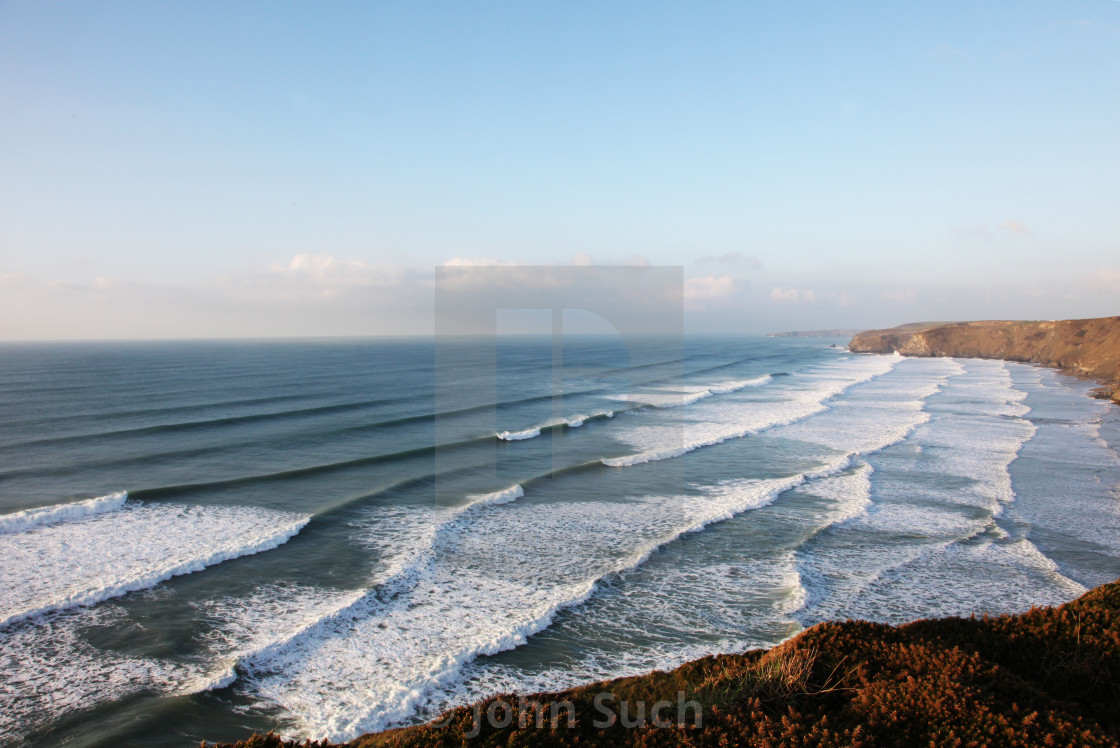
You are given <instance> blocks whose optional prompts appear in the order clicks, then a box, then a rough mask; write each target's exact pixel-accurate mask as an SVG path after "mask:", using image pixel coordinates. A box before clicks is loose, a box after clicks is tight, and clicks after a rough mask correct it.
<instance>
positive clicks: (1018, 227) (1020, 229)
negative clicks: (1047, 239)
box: [996, 218, 1031, 239]
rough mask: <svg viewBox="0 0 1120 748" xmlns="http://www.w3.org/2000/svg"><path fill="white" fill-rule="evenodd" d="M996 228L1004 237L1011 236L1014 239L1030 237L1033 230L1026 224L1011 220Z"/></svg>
mask: <svg viewBox="0 0 1120 748" xmlns="http://www.w3.org/2000/svg"><path fill="white" fill-rule="evenodd" d="M996 228H997V229H998V230H999V231H1000V232H1002V233H1003V234H1004V235H1006V236H1009V237H1011V238H1013V239H1018V238H1020V237H1024V236H1030V234H1031V230H1030V229H1029V228H1027V225H1026V224H1025V223H1023V222H1021V221H1016V220H1014V219H1011V218H1009V219H1007V220H1006V221H1004V222H1003V223H1001V224H999V225H998V226H996Z"/></svg>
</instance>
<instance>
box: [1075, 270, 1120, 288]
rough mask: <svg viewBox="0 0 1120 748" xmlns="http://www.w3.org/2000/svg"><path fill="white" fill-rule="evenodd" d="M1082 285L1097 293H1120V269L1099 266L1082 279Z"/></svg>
mask: <svg viewBox="0 0 1120 748" xmlns="http://www.w3.org/2000/svg"><path fill="white" fill-rule="evenodd" d="M1082 285H1083V286H1084V287H1086V288H1088V289H1089V290H1090V291H1094V292H1096V293H1108V294H1120V270H1117V269H1116V268H1097V269H1096V270H1094V271H1093V272H1092V273H1090V274H1089V275H1088V276H1086V277H1085V278H1083V279H1082Z"/></svg>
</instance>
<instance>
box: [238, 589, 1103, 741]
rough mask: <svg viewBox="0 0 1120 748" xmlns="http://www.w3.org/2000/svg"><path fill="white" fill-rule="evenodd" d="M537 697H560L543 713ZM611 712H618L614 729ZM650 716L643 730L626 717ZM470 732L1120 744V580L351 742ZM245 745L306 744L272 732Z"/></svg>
mask: <svg viewBox="0 0 1120 748" xmlns="http://www.w3.org/2000/svg"><path fill="white" fill-rule="evenodd" d="M604 693H607V694H610V695H611V696H612V697H613V698H611V699H606V698H604V697H603V696H602V694H604ZM596 698H598V699H599V701H598V702H596ZM533 700H535V701H538V702H540V703H541V704H542V705H543V706H544V707H545V708H544V709H543V710H542V717H543V718H542V719H541V720H540V721H539V722H537V721H536V716H535V714H536V712H534V711H533V709H532V705H531V703H528V702H531V701H533ZM682 700H687V701H688V702H695V705H698V706H699V707H700V709H699V712H700V721H701V723H702V724H701V726H700V727H696V726H695V725H694V722H695V715H694V714H693V712H692V711H688V710H687V709H686V710H685V711H683V712H681V713H680V714H678V708H679V707H680V706H681V703H682ZM558 703H564V705H565V706H564V707H563V708H562V709H558V710H553V711H555V715H556V717H557V719H556V720H555V722H554V723H553V719H552V712H551V711H549V709H551V708H552V707H551V706H550V705H556V704H558ZM597 703H598V706H597ZM569 704H570V705H571V713H572V717H569V715H568V710H567V705H569ZM659 705H660V706H659ZM624 706H625V711H624V709H623V707H624ZM610 713H613V714H614V715H615V716H616V717H617V719H616V720H615V723H614V724H613V725H611V726H609V727H604V726H602V725H603V724H604V723H605V722H607V721H609V719H608V718H607V715H608V714H610ZM655 713H657V714H659V716H660V724H655V723H654V722H653V719H652V717H653V715H654V714H655ZM488 714H490V715H492V717H493V718H492V719H489V720H488V719H487V715H488ZM522 714H525V715H526V717H527V718H525V719H522ZM639 716H641V717H642V723H641V726H634V727H626V726H624V722H628V723H630V724H633V723H635V722H637V721H638V719H637V718H638V717H639ZM678 716H682V717H683V725H682V724H678ZM491 723H494V724H491ZM538 725H539V726H538ZM472 736H473V737H472ZM465 744H469V745H485V746H499V745H501V746H553V745H555V746H567V745H573V746H574V745H580V746H621V745H629V746H678V745H685V746H720V745H734V746H799V745H804V746H808V745H812V746H876V745H907V746H908V745H959V746H979V745H1021V746H1028V745H1029V746H1038V745H1108V746H1116V745H1120V582H1115V583H1112V584H1107V585H1104V586H1102V587H1098V588H1097V589H1094V590H1092V591H1090V592H1088V593H1087V594H1085V595H1084V596H1083V597H1081V598H1079V599H1078V600H1075V601H1073V602H1071V603H1068V604H1066V605H1063V606H1061V607H1057V608H1036V609H1033V610H1031V611H1029V612H1027V613H1023V614H1021V615H1014V616H1000V617H996V618H971V619H960V618H946V619H938V620H925V621H917V622H914V623H910V624H907V625H904V626H897V627H892V626H886V625H881V624H872V623H866V622H860V621H847V622H837V623H824V624H820V625H818V626H814V627H812V628H810V629H808V630H806V631H804V632H802V633H801V634H799V635H798V636H796V637H794V638H793V639H790V640H789V641H787V642H785V643H783V644H782V645H780V646H778V647H775V648H773V649H770V650H765V651H764V650H758V651H753V652H748V653H746V654H741V655H720V656H716V657H707V658H704V659H701V660H696V661H694V662H690V663H688V664H686V665H684V666H682V667H680V668H678V669H676V670H673V671H671V672H667V673H664V672H654V673H650V674H648V675H644V676H639V677H634V678H622V679H618V680H613V681H605V682H603V683H596V684H593V685H589V686H585V687H583V688H578V689H574V690H570V691H565V692H561V693H556V694H537V695H535V696H531V697H528V699H527V700H526V699H524V698H522V697H516V696H505V697H502V696H498V697H494V698H492V699H489V700H487V701H485V702H483V703H481V704H477V705H475V706H474V707H473V708H472V707H464V708H461V709H457V710H455V711H452V712H450V713H448V714H447V715H445V716H444V719H443V720H442V721H441V723H432V724H428V725H419V726H415V727H407V728H401V729H397V730H390V731H387V732H384V733H377V734H371V735H366V736H363V737H361V738H358V739H357V740H355V741H353V742H351V743H349V744H347V745H348V746H350V748H365V747H370V746H451V745H465ZM237 745H238V746H239V747H242V748H251V747H252V748H266V747H267V748H278V747H279V746H290V745H299V744H298V743H287V742H284V741H282V740H281V739H279V738H277V737H275V736H256V737H254V738H252V739H251V740H248V741H243V742H241V743H238V744H237ZM312 745H316V744H312ZM318 745H327V744H325V743H324V744H318Z"/></svg>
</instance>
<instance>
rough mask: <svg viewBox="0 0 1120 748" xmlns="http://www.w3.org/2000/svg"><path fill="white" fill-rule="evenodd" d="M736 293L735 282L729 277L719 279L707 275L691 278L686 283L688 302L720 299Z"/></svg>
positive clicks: (685, 296) (685, 294)
mask: <svg viewBox="0 0 1120 748" xmlns="http://www.w3.org/2000/svg"><path fill="white" fill-rule="evenodd" d="M734 291H735V280H734V279H733V278H731V277H730V276H727V275H722V276H720V277H719V278H717V277H715V276H714V275H707V276H704V277H702V278H689V279H688V280H686V281H685V282H684V298H685V300H686V301H697V300H699V299H719V298H722V297H724V296H728V295H730V294H732V293H734Z"/></svg>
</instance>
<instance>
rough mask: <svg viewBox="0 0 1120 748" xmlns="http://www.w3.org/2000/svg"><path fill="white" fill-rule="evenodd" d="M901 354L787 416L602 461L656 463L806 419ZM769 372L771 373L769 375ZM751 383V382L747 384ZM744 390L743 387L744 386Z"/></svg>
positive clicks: (892, 363) (821, 391)
mask: <svg viewBox="0 0 1120 748" xmlns="http://www.w3.org/2000/svg"><path fill="white" fill-rule="evenodd" d="M901 358H902V357H901V356H897V357H892V356H884V357H882V359H881V360H883V362H884V365H885V368H884V369H883V370H882V371H877V370H872V371H869V372H865V373H863V374H860V375H857V377H856V378H855V379H851V380H841V381H840V382H832V383H829V384H828V385H827V386H825V387H822V388H820V389H819V390H817V391H815V392H812V393H811V394H812V396H813V397H814V398H815V399H811V400H807V401H804V402H801V403H798V405H800V406H802V408H803V410H801V411H798V412H795V413H793V414H790V415H786V416H784V417H782V416H779V417H776V418H773V419H771V420H768V421H763V422H762V423H757V424H751V425H748V426H730V427H727V428H726V429H724V430H722V431H720V432H718V433H716V434H711V435H706V436H704V437H701V438H699V439H694V440H692V441H688V442H684V443H678V444H675V445H673V446H664V447H658V448H654V449H646V450H643V451H641V452H638V453H636V454H632V455H623V456H621V457H605V458H603V459H602V460H601V462H602V463H603V464H604V465H606V466H607V467H631V466H633V465H641V464H643V463H646V462H656V461H658V460H667V459H671V458H673V457H680V456H682V455H685V454H688V453H689V452H694V451H696V450H697V449H702V448H704V447H711V446H715V445H716V444H722V443H723V442H725V441H728V440H730V439H741V438H743V437H745V436H749V435H752V434H758V433H761V432H763V431H766V430H768V429H771V428H774V427H776V426H787V425H789V424H792V423H796V422H797V421H802V420H804V419H806V418H809V417H811V416H814V415H816V414H818V413H821V412H823V411H825V410H827V409H828V406H827V405H825V403H826V402H827V401H828V400H830V399H832V398H834V397H836V396H837V395H839V394H840V393H842V392H844V391H845V390H847V389H849V388H851V387H853V386H855V385H857V384H861V383H863V382H866V381H868V380H870V379H874V378H875V377H878V376H882V375H883V374H886V373H888V372H890V371H891V370H892V369H893V368H894V367H895V366H896V365H897V364H898V362H899V361H900V360H901ZM768 377H769V375H767V378H768ZM744 386H747V385H744ZM740 389H741V388H740Z"/></svg>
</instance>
